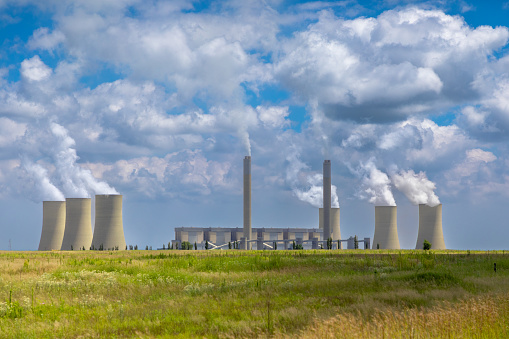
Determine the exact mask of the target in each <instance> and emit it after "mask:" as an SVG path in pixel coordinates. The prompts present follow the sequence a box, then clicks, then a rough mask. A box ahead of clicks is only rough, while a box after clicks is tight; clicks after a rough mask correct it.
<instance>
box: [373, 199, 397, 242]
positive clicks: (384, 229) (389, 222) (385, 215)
mask: <svg viewBox="0 0 509 339" xmlns="http://www.w3.org/2000/svg"><path fill="white" fill-rule="evenodd" d="M397 211H398V210H397V207H396V206H375V236H374V237H373V249H376V248H377V244H379V245H380V249H400V247H399V238H398V221H397V220H398V212H397Z"/></svg>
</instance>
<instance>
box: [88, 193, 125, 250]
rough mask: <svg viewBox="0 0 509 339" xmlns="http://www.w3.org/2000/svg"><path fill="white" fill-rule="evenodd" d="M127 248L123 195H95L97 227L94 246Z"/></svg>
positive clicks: (95, 228) (93, 241)
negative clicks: (123, 218)
mask: <svg viewBox="0 0 509 339" xmlns="http://www.w3.org/2000/svg"><path fill="white" fill-rule="evenodd" d="M101 245H102V248H103V249H105V250H107V249H115V248H117V249H119V250H123V249H125V238H124V224H123V222H122V196H121V195H118V194H110V195H96V196H95V227H94V238H93V240H92V246H93V248H95V249H99V248H100V247H101Z"/></svg>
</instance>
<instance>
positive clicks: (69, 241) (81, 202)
mask: <svg viewBox="0 0 509 339" xmlns="http://www.w3.org/2000/svg"><path fill="white" fill-rule="evenodd" d="M65 206H66V207H65V211H66V218H65V232H64V239H63V240H62V247H61V250H63V251H70V250H71V249H74V250H79V249H81V248H82V247H85V249H86V250H88V249H90V245H91V244H92V221H91V218H92V216H91V212H92V211H91V206H92V202H91V200H90V198H67V199H66V200H65ZM71 246H72V247H71Z"/></svg>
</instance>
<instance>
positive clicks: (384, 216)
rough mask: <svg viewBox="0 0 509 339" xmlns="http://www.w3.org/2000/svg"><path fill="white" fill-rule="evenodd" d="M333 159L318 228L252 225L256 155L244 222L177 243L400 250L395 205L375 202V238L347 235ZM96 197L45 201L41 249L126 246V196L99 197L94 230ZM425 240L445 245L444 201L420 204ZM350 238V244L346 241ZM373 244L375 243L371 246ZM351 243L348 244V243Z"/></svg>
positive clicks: (193, 232)
mask: <svg viewBox="0 0 509 339" xmlns="http://www.w3.org/2000/svg"><path fill="white" fill-rule="evenodd" d="M331 172H332V171H331V161H330V160H325V161H324V162H323V207H322V208H319V209H318V228H253V227H252V225H251V156H246V157H245V158H244V162H243V227H242V228H223V227H176V228H175V240H173V241H172V247H173V248H175V249H179V248H182V247H181V245H182V243H184V242H187V243H190V244H192V245H194V244H196V245H195V246H196V248H200V249H227V248H236V249H244V250H247V249H256V250H265V249H273V250H275V249H291V248H296V246H297V248H305V249H319V248H329V249H343V248H346V249H354V248H364V249H370V248H373V249H400V244H399V238H398V227H397V207H396V206H375V232H374V237H373V242H372V243H371V238H367V237H365V238H362V239H359V238H357V236H355V237H352V236H350V237H348V238H347V239H343V238H342V237H341V229H340V209H339V208H333V207H331V202H332V196H331V192H332V189H331V188H332V178H331ZM91 219H92V199H91V198H67V199H66V201H44V202H43V225H42V232H41V239H40V243H39V250H40V251H49V250H65V251H68V250H88V249H96V250H102V249H104V250H122V249H124V248H126V242H125V237H124V227H123V220H122V195H118V194H111V195H96V196H95V226H94V229H93V230H92V220H91ZM424 240H427V241H429V242H430V243H431V248H432V249H445V242H444V235H443V231H442V204H439V205H437V206H434V207H430V206H428V205H422V204H421V205H419V231H418V236H417V242H416V249H422V248H423V243H424ZM344 243H346V244H344ZM371 244H372V247H371ZM345 245H346V246H345Z"/></svg>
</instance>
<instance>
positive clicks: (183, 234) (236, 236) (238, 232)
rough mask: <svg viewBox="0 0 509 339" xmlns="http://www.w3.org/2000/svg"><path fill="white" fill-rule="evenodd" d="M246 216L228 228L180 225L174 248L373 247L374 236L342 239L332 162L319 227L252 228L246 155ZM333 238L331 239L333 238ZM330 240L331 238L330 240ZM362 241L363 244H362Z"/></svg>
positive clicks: (325, 171) (326, 164) (325, 167)
mask: <svg viewBox="0 0 509 339" xmlns="http://www.w3.org/2000/svg"><path fill="white" fill-rule="evenodd" d="M243 165H244V166H243V174H244V176H243V184H244V185H243V208H244V209H243V216H244V218H243V219H244V223H243V227H242V228H224V227H176V228H175V240H173V241H172V247H173V248H176V249H179V248H181V244H182V243H183V242H188V243H191V244H192V245H194V244H196V247H197V248H199V249H227V248H232V243H234V244H235V245H233V246H235V248H239V249H243V250H247V249H256V250H265V249H271V250H275V249H292V248H294V246H298V247H299V248H304V249H319V248H326V246H327V243H329V244H331V245H332V248H333V249H341V248H344V247H345V246H343V243H344V242H345V243H346V248H348V249H354V248H357V247H359V248H365V249H367V248H370V238H363V239H356V238H354V237H349V238H348V239H342V238H341V230H340V218H339V216H340V214H339V208H331V201H332V196H331V191H332V189H331V188H332V180H331V179H332V178H331V161H330V160H325V161H324V163H323V206H324V207H323V208H319V210H318V219H319V220H318V228H252V226H251V156H246V157H244V164H243ZM329 239H330V240H332V241H330V240H329ZM328 240H329V241H328ZM359 244H362V245H359Z"/></svg>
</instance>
